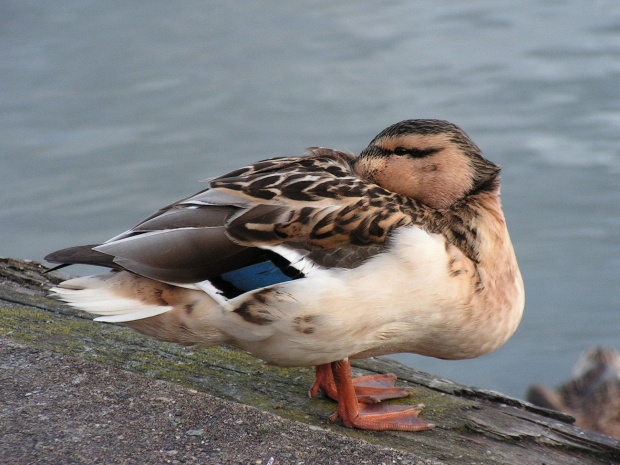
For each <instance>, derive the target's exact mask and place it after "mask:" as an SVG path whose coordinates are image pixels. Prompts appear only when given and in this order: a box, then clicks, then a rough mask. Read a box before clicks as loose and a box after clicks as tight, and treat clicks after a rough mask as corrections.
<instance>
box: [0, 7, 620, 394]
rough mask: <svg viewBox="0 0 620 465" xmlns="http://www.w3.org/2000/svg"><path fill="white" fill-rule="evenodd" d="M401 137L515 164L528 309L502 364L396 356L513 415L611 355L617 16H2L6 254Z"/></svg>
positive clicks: (40, 12) (290, 10)
mask: <svg viewBox="0 0 620 465" xmlns="http://www.w3.org/2000/svg"><path fill="white" fill-rule="evenodd" d="M409 118H440V119H447V120H450V121H452V122H454V123H456V124H458V125H460V126H461V127H462V128H463V129H465V131H466V132H468V134H469V135H470V136H471V137H472V138H473V139H474V141H476V143H477V144H478V145H479V146H480V147H481V148H482V150H483V152H484V153H485V154H486V156H487V157H488V158H490V159H491V160H493V161H495V162H497V163H499V164H501V165H502V166H503V171H502V180H503V187H502V199H503V204H504V209H505V214H506V216H507V220H508V225H509V229H510V232H511V236H512V238H513V242H514V245H515V248H516V251H517V255H518V259H519V263H520V266H521V270H522V273H523V276H524V279H525V283H526V292H527V303H526V311H525V315H524V318H523V322H522V324H521V326H520V328H519V330H518V331H517V333H516V334H515V336H514V337H513V338H512V339H511V340H510V341H509V342H508V343H507V344H506V345H505V346H504V347H502V348H500V349H499V350H497V351H496V352H495V353H493V354H490V355H487V356H484V357H481V358H479V359H476V360H468V361H454V362H446V361H440V360H434V359H429V358H424V357H420V356H415V355H398V356H396V358H397V359H398V360H400V361H401V362H404V363H406V364H408V365H411V366H413V367H416V368H418V369H422V370H426V371H430V372H433V373H435V374H439V375H441V376H444V377H447V378H449V379H453V380H456V381H459V382H463V383H467V384H473V385H476V386H481V387H484V388H488V389H496V390H499V391H502V392H505V393H507V394H510V395H514V396H517V397H523V396H524V393H525V390H526V388H527V386H529V385H530V384H532V383H536V382H544V383H548V384H551V385H557V384H559V383H560V382H562V381H563V380H565V379H566V378H567V377H568V376H569V375H570V370H571V367H572V365H573V364H574V362H575V361H576V359H577V358H578V356H579V354H580V353H582V352H583V351H584V350H587V349H588V348H591V347H593V346H596V345H608V346H615V347H617V348H620V340H619V339H620V308H619V307H620V286H619V284H620V208H619V204H620V2H617V1H616V0H610V1H597V0H594V1H590V2H583V1H578V0H567V1H559V0H558V1H550V0H549V1H531V0H529V1H521V2H513V1H508V0H501V1H482V0H479V1H470V2H455V1H449V0H439V1H435V2H423V1H417V2H416V1H396V0H391V1H384V2H371V1H359V2H346V1H343V0H338V1H333V0H332V1H315V2H288V1H277V0H269V1H267V0H265V1H257V2H229V1H211V2H200V1H185V2H164V1H134V2H120V1H110V2H91V1H82V0H80V1H76V0H72V1H66V0H62V1H60V0H59V1H55V2H41V1H24V0H19V1H10V0H4V1H2V2H0V238H1V240H0V255H2V256H9V257H16V258H29V259H35V260H42V258H43V257H44V255H45V254H46V253H48V252H51V251H53V250H56V249H58V248H62V247H65V246H70V245H76V244H88V243H95V242H100V241H104V240H106V239H108V238H110V237H112V236H114V235H116V234H117V233H119V232H121V231H123V230H125V229H127V228H129V227H131V226H133V225H134V224H135V223H136V222H137V221H139V220H140V219H142V218H144V217H145V216H147V215H149V214H150V213H151V212H153V211H155V210H156V209H158V208H159V207H161V206H163V205H166V204H168V203H170V202H172V201H174V200H177V199H179V198H181V197H184V196H187V195H189V194H192V193H194V192H196V191H197V190H199V189H201V188H202V187H203V186H202V185H201V184H199V183H197V181H198V180H200V179H204V178H208V177H210V176H214V175H217V174H221V173H222V172H224V171H226V170H231V169H233V168H236V167H239V166H241V165H244V164H246V163H249V162H252V161H256V160H259V159H263V158H267V157H272V156H287V155H296V154H300V153H302V151H303V149H304V148H305V147H307V146H316V145H321V146H326V147H332V148H338V149H347V150H352V151H355V152H359V151H360V150H361V149H362V148H363V147H365V146H366V144H367V143H368V142H369V141H370V139H371V138H372V137H373V136H374V135H375V134H377V133H378V132H379V131H380V130H381V129H383V128H384V127H386V126H388V125H390V124H392V123H395V122H397V121H400V120H403V119H409ZM74 271H75V270H74ZM79 271H80V272H82V271H83V270H79Z"/></svg>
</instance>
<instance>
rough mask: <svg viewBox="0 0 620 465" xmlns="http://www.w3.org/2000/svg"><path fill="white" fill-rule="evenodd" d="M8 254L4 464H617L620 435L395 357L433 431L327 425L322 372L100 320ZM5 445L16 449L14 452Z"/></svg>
mask: <svg viewBox="0 0 620 465" xmlns="http://www.w3.org/2000/svg"><path fill="white" fill-rule="evenodd" d="M45 270H46V268H45V267H44V266H42V265H41V264H38V263H35V262H24V261H18V260H13V259H0V365H2V370H1V372H0V424H2V425H3V430H4V431H3V434H2V435H0V450H2V451H3V455H4V456H3V459H4V460H5V461H6V463H24V464H26V463H27V464H43V463H127V464H129V463H141V464H143V463H190V464H193V463H196V464H198V463H201V464H204V463H209V464H217V463H221V464H229V463H230V464H234V463H262V464H270V465H275V464H285V463H286V464H288V463H306V464H309V463H325V464H328V463H329V464H336V463H343V464H344V463H373V464H374V463H416V464H417V463H423V464H440V463H449V464H452V463H459V464H460V463H476V464H515V463H519V464H525V465H528V464H537V465H539V464H541V463H545V464H547V465H552V464H558V465H560V464H561V465H569V464H575V465H576V464H580V465H581V464H586V465H587V464H609V463H614V461H616V462H617V460H618V457H620V442H619V441H616V440H614V439H612V438H608V437H606V436H602V435H599V434H596V433H591V432H587V431H584V430H581V429H579V428H576V427H574V426H572V425H571V424H570V421H571V418H570V417H568V416H567V415H564V414H561V413H558V412H552V411H546V410H544V409H540V408H536V407H534V406H532V405H529V404H527V403H524V402H521V401H519V400H517V399H512V398H509V397H506V396H504V395H502V394H500V393H496V392H490V391H484V390H479V389H475V388H472V387H469V386H463V385H460V384H456V383H452V382H450V381H448V380H445V379H440V378H436V377H434V376H432V375H429V374H426V373H422V372H419V371H416V370H412V369H410V368H407V367H404V366H403V365H400V364H398V363H395V362H392V361H389V360H368V361H361V362H359V363H356V364H355V365H354V368H355V371H356V373H355V374H356V375H363V374H369V373H377V372H379V373H384V372H394V373H396V374H397V376H398V377H399V379H400V380H401V381H402V384H403V385H409V386H412V387H414V388H415V389H416V394H415V395H414V396H413V397H412V398H410V399H404V400H402V401H399V402H401V403H418V402H423V403H425V404H426V405H427V408H426V410H425V411H424V412H423V414H422V415H421V416H422V417H423V418H426V419H429V420H430V421H433V422H434V423H436V424H437V425H438V427H437V428H436V429H435V430H433V431H427V432H423V433H399V432H368V431H357V430H349V429H346V428H343V427H341V426H339V425H328V424H327V423H326V418H327V417H328V416H329V414H331V413H332V412H333V411H334V410H335V404H334V403H333V402H331V401H330V400H328V399H325V398H315V399H309V398H308V397H307V394H306V392H307V389H308V388H309V386H310V385H311V383H312V380H313V371H312V370H311V369H308V368H303V369H279V368H274V367H269V366H266V365H264V364H262V363H261V362H260V361H258V360H256V359H254V358H252V357H249V356H247V355H246V354H244V353H242V352H240V351H238V350H235V349H231V348H226V347H221V348H215V349H208V350H198V349H188V348H183V347H179V346H175V345H171V344H163V343H159V342H157V341H153V340H150V339H147V338H144V337H142V336H140V335H138V334H136V333H134V332H132V331H130V330H128V329H126V328H123V327H119V326H113V325H104V324H97V323H94V322H92V321H91V319H90V317H88V316H86V315H84V314H80V313H79V312H74V311H72V310H70V309H68V308H66V307H64V306H62V305H61V304H59V303H58V302H56V301H53V300H51V299H48V298H47V297H46V289H47V288H48V287H49V286H50V285H51V284H52V283H53V282H57V281H58V280H61V279H63V276H60V275H58V274H54V273H50V274H43V272H44V271H45ZM4 451H7V452H8V455H6V454H5V453H4Z"/></svg>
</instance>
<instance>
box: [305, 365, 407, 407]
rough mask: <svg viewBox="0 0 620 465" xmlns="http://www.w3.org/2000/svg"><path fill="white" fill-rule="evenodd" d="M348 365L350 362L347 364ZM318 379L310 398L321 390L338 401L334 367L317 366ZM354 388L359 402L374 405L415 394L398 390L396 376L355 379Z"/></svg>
mask: <svg viewBox="0 0 620 465" xmlns="http://www.w3.org/2000/svg"><path fill="white" fill-rule="evenodd" d="M347 363H348V362H347ZM315 371H316V378H315V380H314V384H313V385H312V387H311V388H310V391H309V392H308V394H309V395H310V397H314V396H316V395H317V393H318V392H319V390H321V391H323V393H324V394H325V395H326V396H328V397H330V398H332V399H333V400H336V401H337V400H338V389H337V388H336V382H335V381H334V375H333V373H332V367H331V365H330V364H329V363H326V364H323V365H317V366H316V368H315ZM352 382H353V387H354V389H355V394H356V396H357V400H358V401H359V402H364V403H366V404H374V403H377V402H381V401H382V400H388V399H400V398H401V397H407V396H410V395H411V394H412V393H413V389H411V388H397V387H395V386H394V384H395V382H396V375H394V374H392V373H389V374H387V375H370V376H361V377H359V378H353V379H352Z"/></svg>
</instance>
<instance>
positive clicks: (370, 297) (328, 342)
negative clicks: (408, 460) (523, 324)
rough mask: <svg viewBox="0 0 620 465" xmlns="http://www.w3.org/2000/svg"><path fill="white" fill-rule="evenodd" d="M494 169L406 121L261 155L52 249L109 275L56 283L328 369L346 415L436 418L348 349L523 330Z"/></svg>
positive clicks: (437, 131) (420, 344)
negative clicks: (289, 153) (327, 143)
mask: <svg viewBox="0 0 620 465" xmlns="http://www.w3.org/2000/svg"><path fill="white" fill-rule="evenodd" d="M499 171H500V168H499V167H498V166H497V165H495V164H493V163H492V162H490V161H488V160H486V159H485V158H484V157H483V156H482V153H481V151H480V149H479V148H478V147H477V146H476V145H475V144H474V143H473V142H472V141H471V140H470V139H469V137H468V136H467V135H466V134H465V132H463V131H462V130H461V129H460V128H458V127H457V126H455V125H454V124H451V123H449V122H446V121H438V120H408V121H402V122H400V123H397V124H395V125H393V126H390V127H388V128H387V129H385V130H383V131H381V132H380V133H379V135H377V136H376V137H375V138H374V139H373V140H372V141H371V142H370V144H369V145H368V147H367V148H366V149H364V150H363V151H362V152H361V154H360V155H359V157H355V156H354V155H352V154H349V153H345V152H340V151H337V150H332V149H327V148H310V149H308V150H307V152H306V154H305V155H304V156H299V157H290V158H272V159H268V160H264V161H259V162H257V163H255V164H253V165H250V166H246V167H244V168H241V169H238V170H235V171H232V172H230V173H228V174H225V175H223V176H219V177H217V178H215V179H212V180H210V181H208V187H207V189H205V190H203V191H201V192H199V193H197V194H196V195H193V196H191V197H188V198H185V199H183V200H180V201H178V202H176V203H173V204H171V205H169V206H167V207H164V208H162V209H161V210H159V211H158V212H157V213H155V214H153V215H151V216H150V217H148V218H147V219H145V220H144V221H142V222H141V223H139V224H138V225H137V226H135V227H134V228H132V229H130V230H129V231H126V232H124V233H122V234H120V235H118V236H116V237H114V238H112V239H110V240H109V241H107V242H105V243H103V244H100V245H88V246H78V247H71V248H68V249H64V250H60V251H57V252H54V253H52V254H50V255H48V256H47V257H46V259H47V260H48V261H50V262H55V263H61V264H74V263H86V264H93V265H100V266H105V267H109V268H110V269H111V271H109V272H106V273H103V274H99V275H96V276H89V277H82V278H76V279H71V280H69V281H65V282H63V283H62V284H60V285H59V286H57V287H55V288H53V289H52V291H53V293H54V294H55V295H56V296H57V297H58V298H60V299H62V300H63V301H65V302H67V303H69V304H70V305H72V306H74V307H76V308H79V309H83V310H85V311H88V312H92V313H95V314H98V315H100V316H99V317H98V318H97V320H98V321H103V322H116V323H122V324H124V325H127V326H130V327H132V328H134V329H136V330H137V331H139V332H141V333H144V334H146V335H149V336H152V337H155V338H157V339H160V340H162V341H172V342H176V343H180V344H187V345H199V346H207V347H208V346H214V345H218V344H229V345H232V346H235V347H238V348H240V349H242V350H245V351H247V352H249V353H250V354H252V355H253V356H255V357H258V358H260V359H263V360H265V361H266V362H267V363H270V364H274V365H278V366H285V367H291V366H315V367H316V380H315V383H314V385H313V386H312V387H311V389H310V395H311V396H314V395H316V394H317V392H319V390H320V391H323V392H324V393H325V394H326V395H327V396H329V397H332V398H333V399H334V400H336V401H337V402H338V410H337V412H336V413H335V414H334V415H333V416H332V417H331V421H336V420H337V419H340V420H341V421H342V423H343V424H344V425H345V426H347V427H356V428H360V429H368V430H406V431H420V430H426V429H430V428H432V427H433V426H434V425H433V424H431V423H428V422H426V421H424V420H422V419H420V418H418V413H419V412H420V410H421V408H422V407H423V406H422V405H421V404H420V405H413V406H395V405H384V404H378V402H379V401H381V400H385V399H390V398H398V397H403V396H408V395H409V394H410V393H411V391H410V390H409V389H401V388H398V387H396V386H395V382H394V379H395V377H394V376H393V375H376V376H370V377H364V378H357V379H355V380H352V379H351V366H350V363H349V359H351V358H364V357H373V356H378V355H384V354H392V353H397V352H413V353H417V354H422V355H426V356H431V357H438V358H442V359H465V358H471V357H477V356H480V355H482V354H486V353H488V352H491V351H492V350H494V349H497V348H498V347H499V346H501V345H502V344H503V343H504V342H505V341H506V340H507V339H508V338H509V337H510V336H511V335H512V334H513V332H514V331H515V330H516V328H517V326H518V324H519V321H520V319H521V315H522V312H523V306H524V290H523V282H522V279H521V274H520V272H519V268H518V266H517V261H516V259H515V254H514V251H513V247H512V244H511V241H510V238H509V236H508V231H507V229H506V223H505V220H504V215H503V213H502V209H501V205H500V200H499V184H500V183H499Z"/></svg>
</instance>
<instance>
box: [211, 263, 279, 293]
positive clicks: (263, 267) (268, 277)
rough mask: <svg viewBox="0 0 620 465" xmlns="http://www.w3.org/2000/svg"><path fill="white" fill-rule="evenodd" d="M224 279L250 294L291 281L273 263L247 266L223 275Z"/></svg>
mask: <svg viewBox="0 0 620 465" xmlns="http://www.w3.org/2000/svg"><path fill="white" fill-rule="evenodd" d="M222 279H224V280H225V281H227V282H229V283H230V284H232V285H233V286H235V287H236V288H237V289H239V290H241V291H243V292H248V291H252V290H254V289H258V288H260V287H265V286H270V285H272V284H277V283H282V282H284V281H291V278H289V277H288V276H286V275H285V274H284V273H282V271H281V270H280V268H278V267H277V266H276V265H274V264H273V263H272V262H270V261H267V262H261V263H257V264H255V265H250V266H246V267H245V268H240V269H238V270H235V271H229V272H228V273H224V274H223V275H222Z"/></svg>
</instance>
